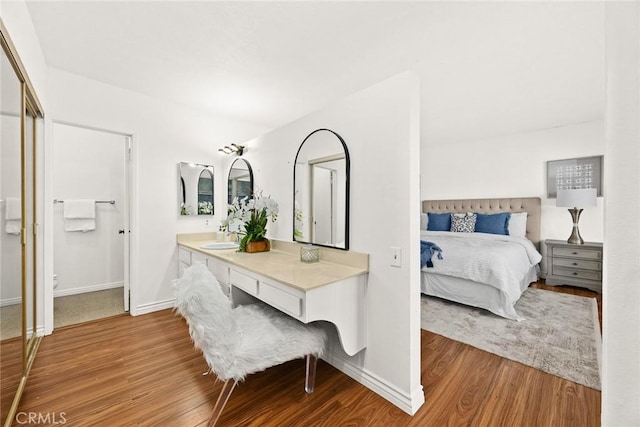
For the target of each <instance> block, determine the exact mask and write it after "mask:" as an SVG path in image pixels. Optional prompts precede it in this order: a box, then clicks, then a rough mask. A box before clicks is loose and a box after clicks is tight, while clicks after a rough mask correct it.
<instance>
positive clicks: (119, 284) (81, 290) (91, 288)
mask: <svg viewBox="0 0 640 427" xmlns="http://www.w3.org/2000/svg"><path fill="white" fill-rule="evenodd" d="M122 287H124V282H112V283H100V284H98V285H91V286H83V287H82V288H73V289H60V290H58V291H56V290H54V291H53V297H54V298H58V297H67V296H69V295H78V294H85V293H88V292H95V291H104V290H107V289H115V288H122Z"/></svg>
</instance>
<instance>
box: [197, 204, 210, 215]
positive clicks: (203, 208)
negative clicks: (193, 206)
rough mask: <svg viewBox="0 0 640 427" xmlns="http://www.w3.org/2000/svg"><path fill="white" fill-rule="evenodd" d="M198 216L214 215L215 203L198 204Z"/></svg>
mask: <svg viewBox="0 0 640 427" xmlns="http://www.w3.org/2000/svg"><path fill="white" fill-rule="evenodd" d="M198 214H199V215H203V214H204V215H211V214H213V203H211V202H208V201H205V202H198Z"/></svg>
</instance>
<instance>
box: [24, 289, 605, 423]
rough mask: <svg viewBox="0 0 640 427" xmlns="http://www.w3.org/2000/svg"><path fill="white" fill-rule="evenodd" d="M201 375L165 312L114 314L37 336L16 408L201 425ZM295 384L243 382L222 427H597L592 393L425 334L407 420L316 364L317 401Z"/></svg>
mask: <svg viewBox="0 0 640 427" xmlns="http://www.w3.org/2000/svg"><path fill="white" fill-rule="evenodd" d="M536 287H544V285H536ZM550 289H553V290H560V291H565V292H569V293H578V294H582V295H585V296H595V295H596V294H595V293H592V292H590V291H580V290H578V291H574V290H573V289H571V288H569V289H563V288H550ZM206 371H207V366H206V364H205V362H204V360H203V358H202V357H201V355H200V354H199V353H198V352H196V351H195V350H194V349H193V346H192V344H191V341H190V339H189V335H188V331H187V327H186V325H185V323H184V321H183V320H182V319H181V318H179V317H177V316H175V315H174V314H173V313H172V312H171V311H170V310H164V311H160V312H156V313H152V314H148V315H144V316H139V317H130V316H128V315H123V316H117V317H112V318H109V319H104V320H101V321H96V322H92V323H87V324H83V325H77V326H72V327H68V328H65V329H61V330H57V331H56V332H55V333H54V334H52V335H50V336H47V337H45V338H44V339H43V340H42V343H41V345H40V349H39V352H38V356H37V358H36V361H35V363H34V365H33V368H32V371H31V375H30V378H29V381H28V383H27V387H26V389H25V393H24V396H23V399H22V402H21V404H20V407H19V409H18V411H19V413H20V412H22V413H36V414H39V415H40V417H45V418H46V417H49V418H48V420H49V422H48V423H47V422H41V423H40V425H52V424H54V423H53V422H52V421H53V420H57V421H58V424H61V423H60V421H61V420H62V419H63V420H64V425H65V426H109V427H113V426H180V427H182V426H186V427H190V426H202V425H205V424H206V421H207V419H208V417H209V415H210V413H211V410H212V408H213V404H214V402H215V398H216V397H217V394H218V392H219V390H220V387H221V383H215V378H214V377H212V375H204V374H203V373H205V372H206ZM303 383H304V365H303V361H302V360H298V361H293V362H289V363H286V364H283V365H280V366H277V367H274V368H270V369H268V370H267V371H265V372H262V373H258V374H255V375H252V376H249V377H248V378H247V380H246V381H245V382H243V383H241V384H240V385H239V386H238V387H237V388H236V389H235V391H234V392H233V394H232V395H231V399H230V400H229V403H228V404H227V407H226V409H225V411H224V412H223V414H222V417H221V419H220V422H219V425H222V426H331V427H334V426H385V427H386V426H580V427H586V426H598V425H600V392H598V391H596V390H593V389H590V388H587V387H584V386H581V385H578V384H575V383H572V382H570V381H567V380H563V379H561V378H558V377H555V376H553V375H549V374H545V373H543V372H541V371H538V370H535V369H533V368H529V367H527V366H524V365H521V364H519V363H516V362H512V361H509V360H507V359H503V358H501V357H498V356H496V355H493V354H491V353H487V352H484V351H481V350H478V349H476V348H473V347H471V346H468V345H465V344H462V343H459V342H456V341H452V340H449V339H446V338H443V337H441V336H438V335H435V334H432V333H429V332H426V331H424V330H423V331H422V385H423V386H424V390H425V398H426V403H425V404H424V405H423V406H422V407H421V408H420V410H419V411H418V413H417V414H416V415H415V416H413V417H411V416H409V415H407V414H405V413H404V412H402V411H401V410H400V409H398V408H396V407H395V406H394V405H392V404H391V403H389V402H387V401H386V400H384V399H383V398H382V397H380V396H378V395H376V394H375V393H373V392H372V391H370V390H369V389H367V388H366V387H364V386H362V385H360V384H359V383H357V382H356V381H354V380H352V379H350V378H349V377H347V376H346V375H344V374H342V373H341V372H339V371H337V370H336V369H335V368H333V367H332V366H330V365H328V364H327V363H325V362H323V361H319V363H318V372H317V380H316V391H315V393H313V394H311V395H307V394H305V393H304V389H303V385H304V384H303ZM27 415H28V414H24V415H23V416H27ZM43 419H44V418H41V421H42V420H43ZM34 421H37V420H36V419H35V418H34ZM29 425H37V423H32V424H29Z"/></svg>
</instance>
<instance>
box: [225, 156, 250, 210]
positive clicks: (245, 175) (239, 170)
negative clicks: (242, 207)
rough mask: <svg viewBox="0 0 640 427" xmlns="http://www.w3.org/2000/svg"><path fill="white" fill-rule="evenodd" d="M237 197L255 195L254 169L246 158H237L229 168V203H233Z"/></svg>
mask: <svg viewBox="0 0 640 427" xmlns="http://www.w3.org/2000/svg"><path fill="white" fill-rule="evenodd" d="M236 197H237V198H239V199H243V198H245V197H249V198H251V197H253V171H252V170H251V165H250V164H249V162H248V161H246V160H245V159H235V160H234V161H233V163H232V164H231V168H230V169H229V179H228V180H227V203H229V204H231V203H233V199H234V198H236Z"/></svg>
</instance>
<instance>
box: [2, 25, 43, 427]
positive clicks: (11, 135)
mask: <svg viewBox="0 0 640 427" xmlns="http://www.w3.org/2000/svg"><path fill="white" fill-rule="evenodd" d="M0 42H1V43H0V44H1V46H2V49H1V50H0V53H1V54H2V58H1V59H0V138H1V140H0V154H1V155H0V208H2V209H1V210H0V218H1V219H0V225H1V228H0V279H1V282H0V315H1V319H0V320H1V321H0V377H1V378H2V381H1V382H0V391H1V393H0V400H1V401H0V408H1V411H0V415H1V419H0V421H1V422H2V424H3V425H4V426H11V425H13V424H14V422H13V421H14V419H13V418H14V416H15V413H16V410H17V407H18V403H19V401H20V396H21V394H22V392H23V390H24V387H25V384H26V381H27V376H28V375H29V370H30V368H31V365H32V364H33V360H34V358H35V354H36V352H37V349H38V344H39V342H40V337H38V336H37V324H38V323H37V316H36V313H37V310H36V308H37V293H36V289H37V277H38V274H37V265H38V264H37V262H36V260H37V255H38V252H37V246H38V244H37V243H38V241H39V240H38V239H37V233H38V227H37V217H38V216H37V212H38V211H37V205H36V200H37V199H38V197H39V195H38V189H37V188H36V182H37V181H36V175H37V174H36V171H37V170H38V169H37V164H36V147H38V144H37V141H38V140H39V138H41V137H42V135H41V134H42V132H38V129H41V128H42V126H43V114H42V107H41V105H40V103H39V102H38V99H37V97H36V96H35V93H34V91H33V88H32V86H31V84H30V82H29V79H28V77H27V75H26V72H25V70H24V67H23V65H22V63H21V62H20V59H19V57H18V55H17V53H16V51H15V47H14V46H13V43H11V40H10V39H9V37H8V35H7V32H6V29H5V28H4V25H3V24H2V20H1V19H0Z"/></svg>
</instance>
